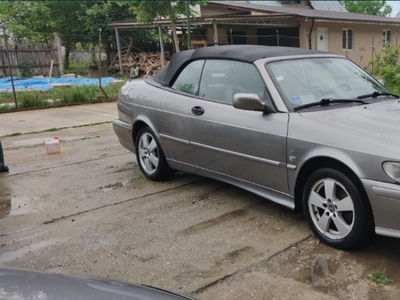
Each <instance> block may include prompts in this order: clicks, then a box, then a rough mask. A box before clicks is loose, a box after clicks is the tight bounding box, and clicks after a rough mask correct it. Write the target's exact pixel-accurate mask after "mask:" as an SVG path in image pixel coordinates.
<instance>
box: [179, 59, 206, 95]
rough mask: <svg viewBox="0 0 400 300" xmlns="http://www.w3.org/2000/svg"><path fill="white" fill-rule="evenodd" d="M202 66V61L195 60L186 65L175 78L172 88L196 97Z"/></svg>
mask: <svg viewBox="0 0 400 300" xmlns="http://www.w3.org/2000/svg"><path fill="white" fill-rule="evenodd" d="M203 65H204V60H196V61H193V62H191V63H190V64H188V65H187V66H186V67H185V68H184V69H183V70H182V72H181V73H180V74H179V76H178V77H177V78H176V80H175V82H174V84H173V85H172V88H173V89H175V90H178V91H181V92H184V93H188V94H192V95H197V91H198V89H199V83H200V75H201V71H202V70H203Z"/></svg>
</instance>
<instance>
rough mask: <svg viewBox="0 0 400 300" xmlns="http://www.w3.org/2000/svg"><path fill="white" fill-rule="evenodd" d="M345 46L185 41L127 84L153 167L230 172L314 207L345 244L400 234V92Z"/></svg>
mask: <svg viewBox="0 0 400 300" xmlns="http://www.w3.org/2000/svg"><path fill="white" fill-rule="evenodd" d="M398 98H399V97H398V96H397V95H393V94H391V93H390V92H389V91H388V90H386V89H385V87H384V86H383V85H382V84H381V83H379V82H378V81H377V80H375V79H374V78H372V77H371V76H370V75H368V74H367V73H366V72H364V71H363V70H362V69H361V68H359V67H358V66H357V65H355V64H354V63H352V62H351V61H350V60H348V59H346V58H345V57H343V56H339V55H335V54H329V53H327V52H319V51H310V50H305V49H300V48H286V47H266V46H251V45H236V46H215V47H206V48H200V49H197V50H188V51H182V52H180V53H178V54H176V55H174V56H173V58H172V60H171V62H170V63H169V64H168V65H167V66H166V67H164V68H163V69H162V70H161V71H160V72H159V73H158V74H156V75H155V76H154V77H153V78H148V79H135V80H131V81H129V82H127V83H126V84H125V85H124V86H123V87H122V88H121V90H120V91H119V95H118V99H117V105H118V113H119V118H118V119H117V120H115V121H114V122H113V126H114V131H115V133H116V135H117V137H118V139H119V141H120V143H121V144H122V145H123V146H124V147H126V148H127V149H129V150H130V151H132V152H134V153H135V154H136V157H137V162H138V165H139V167H140V169H141V171H142V172H143V174H144V175H145V176H146V177H147V178H148V179H150V180H166V179H168V177H170V176H171V175H173V174H174V171H175V170H179V171H184V172H189V173H194V174H198V175H201V176H206V177H210V178H214V179H217V180H221V181H224V182H227V183H230V184H233V185H235V186H238V187H241V188H243V189H246V190H248V191H250V192H253V193H254V194H257V195H259V196H262V197H265V198H267V199H269V200H271V201H274V202H277V203H279V204H282V205H284V206H286V207H289V208H291V209H294V211H295V212H304V214H305V217H306V219H307V222H308V224H309V226H310V227H311V229H312V231H313V232H314V234H315V235H316V236H317V237H318V238H319V239H320V240H321V241H323V242H325V243H327V244H329V245H331V246H333V247H337V248H342V249H344V248H349V247H354V246H358V245H361V244H365V242H367V241H368V240H369V239H370V238H371V237H372V236H373V235H374V232H375V233H377V234H379V235H385V236H391V237H400V100H399V99H398Z"/></svg>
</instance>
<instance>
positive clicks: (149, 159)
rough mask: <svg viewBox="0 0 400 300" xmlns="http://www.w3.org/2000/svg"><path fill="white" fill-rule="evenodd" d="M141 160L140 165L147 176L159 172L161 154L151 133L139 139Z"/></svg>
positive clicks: (144, 134)
mask: <svg viewBox="0 0 400 300" xmlns="http://www.w3.org/2000/svg"><path fill="white" fill-rule="evenodd" d="M138 151H139V160H140V165H141V166H142V168H143V169H144V171H145V172H146V173H147V174H149V175H150V174H153V173H154V172H155V171H157V167H158V163H159V156H158V155H159V153H158V147H157V143H156V141H155V139H154V137H153V136H152V135H151V134H149V133H147V132H146V133H143V134H142V135H141V136H140V138H139V147H138Z"/></svg>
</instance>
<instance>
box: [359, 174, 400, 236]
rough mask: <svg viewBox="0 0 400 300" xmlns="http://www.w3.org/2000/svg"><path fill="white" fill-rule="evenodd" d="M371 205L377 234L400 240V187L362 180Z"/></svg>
mask: <svg viewBox="0 0 400 300" xmlns="http://www.w3.org/2000/svg"><path fill="white" fill-rule="evenodd" d="M361 182H362V184H363V186H364V189H365V191H366V192H367V195H368V198H369V201H370V203H371V207H372V212H373V214H374V220H375V232H376V234H379V235H385V236H390V237H396V238H400V185H398V184H393V183H386V182H381V181H374V180H368V179H361Z"/></svg>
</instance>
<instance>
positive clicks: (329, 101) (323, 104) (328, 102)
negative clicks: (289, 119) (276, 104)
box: [293, 98, 368, 111]
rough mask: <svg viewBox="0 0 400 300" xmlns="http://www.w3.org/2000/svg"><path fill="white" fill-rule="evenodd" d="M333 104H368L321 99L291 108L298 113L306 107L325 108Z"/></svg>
mask: <svg viewBox="0 0 400 300" xmlns="http://www.w3.org/2000/svg"><path fill="white" fill-rule="evenodd" d="M334 103H360V104H368V103H366V102H364V101H362V100H356V99H332V98H326V99H321V100H320V101H318V102H313V103H308V104H304V105H300V106H296V107H295V108H293V110H294V111H298V110H300V109H303V108H308V107H313V106H325V105H329V104H334Z"/></svg>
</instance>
